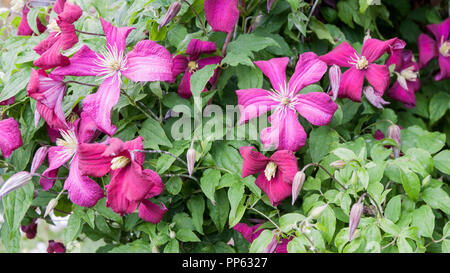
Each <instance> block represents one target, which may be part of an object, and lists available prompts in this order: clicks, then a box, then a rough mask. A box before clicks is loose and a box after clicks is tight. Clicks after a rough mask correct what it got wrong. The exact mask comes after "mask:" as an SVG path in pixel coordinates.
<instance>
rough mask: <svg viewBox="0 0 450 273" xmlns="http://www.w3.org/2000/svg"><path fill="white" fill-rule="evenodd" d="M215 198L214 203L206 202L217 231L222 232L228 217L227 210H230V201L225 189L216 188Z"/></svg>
mask: <svg viewBox="0 0 450 273" xmlns="http://www.w3.org/2000/svg"><path fill="white" fill-rule="evenodd" d="M215 199H216V200H217V202H216V204H215V205H213V204H212V203H211V202H210V201H208V202H207V205H208V210H209V216H210V217H211V219H212V220H213V222H214V224H215V225H216V227H217V229H218V230H219V232H222V231H223V228H224V226H225V224H226V222H227V219H228V212H229V211H230V203H229V202H228V196H227V192H226V191H225V189H221V190H218V191H217V192H216V194H215Z"/></svg>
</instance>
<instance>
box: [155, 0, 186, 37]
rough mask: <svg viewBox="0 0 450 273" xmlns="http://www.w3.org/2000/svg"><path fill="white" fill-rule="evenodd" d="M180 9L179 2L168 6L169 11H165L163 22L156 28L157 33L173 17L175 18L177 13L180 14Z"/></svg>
mask: <svg viewBox="0 0 450 273" xmlns="http://www.w3.org/2000/svg"><path fill="white" fill-rule="evenodd" d="M180 9H181V2H180V1H175V2H173V3H172V5H170V7H169V9H168V10H167V13H166V16H164V19H163V21H162V22H161V24H160V25H159V26H158V31H159V30H160V29H161V28H162V27H163V26H165V25H167V24H168V23H169V22H170V21H171V20H172V19H173V18H174V17H175V16H177V14H178V12H180Z"/></svg>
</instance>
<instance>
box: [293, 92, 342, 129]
mask: <svg viewBox="0 0 450 273" xmlns="http://www.w3.org/2000/svg"><path fill="white" fill-rule="evenodd" d="M297 98H298V99H297V100H298V103H297V104H296V105H295V109H297V112H298V113H299V114H300V115H302V116H303V117H304V118H306V119H307V120H308V121H309V122H311V123H312V124H314V125H317V126H323V125H327V124H328V123H330V121H331V119H332V118H333V115H334V113H335V112H336V110H337V108H338V106H337V104H336V103H335V102H334V101H333V100H332V99H331V97H330V96H328V95H327V94H326V93H323V92H311V93H308V94H299V95H298V97H297Z"/></svg>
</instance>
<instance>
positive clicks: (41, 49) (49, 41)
mask: <svg viewBox="0 0 450 273" xmlns="http://www.w3.org/2000/svg"><path fill="white" fill-rule="evenodd" d="M56 34H57V33H56V32H50V33H49V34H48V37H47V38H45V39H44V40H42V41H41V42H40V43H39V44H38V45H37V46H35V47H34V48H33V50H34V51H35V52H36V53H37V54H39V55H42V54H44V53H45V51H47V50H49V49H50V48H51V47H52V46H53V45H54V44H55V43H56V42H57V41H58V40H59V38H60V37H59V35H58V36H57V35H56Z"/></svg>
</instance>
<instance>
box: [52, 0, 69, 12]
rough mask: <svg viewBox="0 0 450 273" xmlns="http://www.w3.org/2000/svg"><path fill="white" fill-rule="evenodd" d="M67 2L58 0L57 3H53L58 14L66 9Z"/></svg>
mask: <svg viewBox="0 0 450 273" xmlns="http://www.w3.org/2000/svg"><path fill="white" fill-rule="evenodd" d="M65 4H66V0H56V2H55V4H54V5H53V9H54V10H55V12H56V14H60V13H61V12H63V10H64V5H65Z"/></svg>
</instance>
